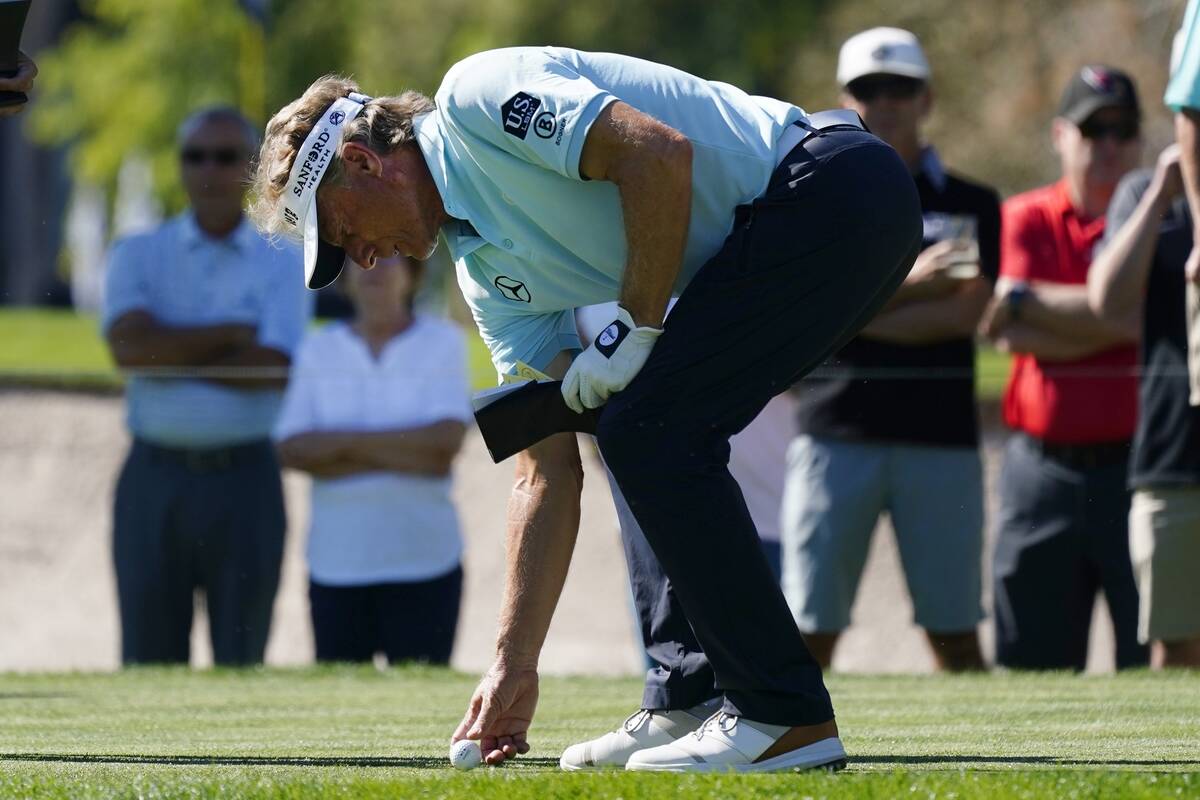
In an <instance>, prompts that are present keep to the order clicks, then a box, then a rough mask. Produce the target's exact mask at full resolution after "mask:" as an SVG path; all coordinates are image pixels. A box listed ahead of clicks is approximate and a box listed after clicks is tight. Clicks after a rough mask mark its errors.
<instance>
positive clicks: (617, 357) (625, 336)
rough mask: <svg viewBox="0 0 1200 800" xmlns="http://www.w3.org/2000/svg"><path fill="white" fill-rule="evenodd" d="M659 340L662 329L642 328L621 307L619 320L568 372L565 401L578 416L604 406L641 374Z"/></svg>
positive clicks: (601, 334)
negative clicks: (588, 409) (614, 394)
mask: <svg viewBox="0 0 1200 800" xmlns="http://www.w3.org/2000/svg"><path fill="white" fill-rule="evenodd" d="M659 336H662V328H645V327H643V328H639V327H638V326H637V325H636V324H635V323H634V321H633V317H631V316H630V315H629V312H628V311H626V310H625V309H623V308H621V307H620V306H617V318H616V319H615V320H613V321H612V323H611V324H609V326H608V327H607V328H605V329H604V330H603V331H601V332H600V335H599V336H597V337H596V341H594V342H592V343H591V345H590V346H589V347H588V349H587V350H584V351H583V352H582V353H580V355H579V357H578V358H576V359H575V361H574V362H572V364H571V368H570V369H569V370H567V376H566V377H565V378H563V383H562V394H563V400H565V401H566V402H567V405H568V406H570V407H571V410H572V411H574V412H575V413H576V414H582V413H583V410H584V409H585V408H599V407H600V406H602V405H604V403H605V402H606V401H607V400H608V398H609V397H610V396H611V395H612V394H613V393H614V392H619V391H621V390H622V389H624V388H625V387H626V386H628V385H629V382H630V381H632V380H633V377H634V376H635V375H637V374H638V371H639V370H640V369H641V368H642V365H643V364H645V363H646V359H647V358H649V357H650V350H651V348H653V347H654V342H655V341H657V340H658V337H659Z"/></svg>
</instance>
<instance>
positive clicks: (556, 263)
mask: <svg viewBox="0 0 1200 800" xmlns="http://www.w3.org/2000/svg"><path fill="white" fill-rule="evenodd" d="M617 100H621V101H623V102H625V103H627V104H629V105H630V106H633V107H634V108H636V109H638V110H639V111H642V112H644V113H647V114H649V115H650V116H652V117H655V118H656V119H658V120H661V121H662V122H664V123H665V124H667V125H669V126H671V127H672V128H675V129H676V130H678V131H680V132H681V133H683V135H685V136H687V137H688V139H689V140H690V141H691V143H692V151H693V155H692V210H691V222H690V226H689V228H688V239H687V246H686V250H685V252H684V258H683V264H682V268H681V270H680V273H679V279H678V280H677V281H676V284H675V288H674V292H675V294H679V293H680V292H682V290H683V288H684V287H685V286H686V285H687V284H688V282H689V281H690V280H691V279H692V276H694V275H695V274H696V271H697V270H699V269H700V267H701V266H702V265H703V264H704V263H705V262H706V261H707V260H708V259H709V258H711V257H712V256H713V255H714V254H715V253H716V252H717V251H718V250H719V249H720V247H721V245H722V243H723V242H724V241H725V238H726V236H728V234H729V232H730V230H731V229H732V226H733V214H734V209H735V208H736V207H737V206H738V205H741V204H744V203H748V202H750V201H751V200H753V199H754V198H755V197H758V196H759V195H760V194H762V193H763V191H764V190H765V189H766V187H767V183H768V181H769V179H770V176H771V173H772V172H773V171H774V169H775V161H776V159H775V143H776V141H777V140H778V139H779V136H780V134H781V133H782V132H783V131H784V129H785V128H786V127H787V126H788V125H790V124H792V123H793V122H795V121H797V120H802V119H805V114H804V112H803V111H802V110H801V109H800V108H797V107H796V106H793V105H791V104H789V103H783V102H780V101H778V100H773V99H771V98H767V97H754V96H751V95H748V94H746V93H745V92H743V91H741V90H740V89H738V88H736V87H734V86H730V85H728V84H725V83H718V82H715V81H706V80H702V79H700V78H697V77H695V76H693V75H689V74H687V73H685V72H681V71H679V70H677V69H673V68H671V67H667V66H663V65H661V64H655V63H652V62H649V61H642V60H640V59H636V58H630V57H628V56H620V55H613V54H609V53H584V52H580V51H577V50H569V49H566V48H560V47H514V48H508V49H503V50H492V51H488V52H484V53H479V54H477V55H474V56H471V57H470V58H467V59H466V60H464V61H461V62H459V63H458V64H456V65H454V66H453V67H452V68H451V69H450V71H449V72H448V73H447V74H446V78H445V80H444V81H443V82H442V85H441V88H440V89H438V92H437V96H436V105H437V109H436V110H435V111H434V112H432V113H430V114H428V115H425V116H422V117H420V118H418V119H417V120H416V124H415V128H416V132H417V141H418V143H419V145H420V148H421V152H422V153H423V154H424V156H425V160H426V162H427V163H428V164H429V167H430V171H431V172H432V174H433V178H434V181H435V182H436V183H437V186H438V189H439V190H440V192H441V196H442V201H443V203H444V204H445V207H446V212H447V213H448V214H450V216H452V217H454V218H455V221H453V222H451V223H449V224H447V225H446V226H445V227H444V228H443V230H442V233H443V234H444V237H445V239H446V242H447V244H448V246H449V249H450V254H451V256H452V257H453V258H454V260H455V262H456V265H457V271H458V283H459V286H460V288H461V289H462V292H463V295H464V296H465V297H466V300H467V304H468V305H469V306H470V308H471V312H472V314H473V315H474V317H475V322H476V324H477V325H478V326H479V331H480V333H481V334H482V336H483V339H484V341H485V342H486V343H487V345H488V347H489V348H490V350H491V353H492V361H493V362H494V363H495V365H496V368H497V370H499V371H500V372H501V373H506V372H509V371H511V370H512V367H513V364H514V362H515V361H517V360H520V361H524V362H525V363H527V364H529V365H530V366H533V367H536V368H538V369H542V368H544V367H545V366H546V365H547V364H548V363H549V362H550V361H551V360H552V359H553V358H554V356H555V355H557V354H558V353H559V352H560V351H562V350H576V349H579V337H578V335H577V334H576V332H575V323H574V319H573V316H572V310H573V309H575V308H577V307H580V306H587V305H592V304H595V303H603V302H607V301H611V300H615V299H617V296H618V293H619V290H620V285H621V275H622V273H623V271H624V268H625V256H626V241H625V226H624V223H623V221H622V216H621V203H620V198H619V196H618V193H617V187H616V185H615V184H612V183H609V182H607V181H594V182H593V181H585V180H583V179H581V178H580V175H579V157H580V153H581V152H582V150H583V144H584V141H585V139H586V138H587V133H588V129H589V128H590V127H591V125H592V123H593V122H594V121H595V120H596V117H597V116H598V115H599V114H600V112H601V110H602V109H604V107H605V106H607V105H608V104H609V103H612V102H615V101H617Z"/></svg>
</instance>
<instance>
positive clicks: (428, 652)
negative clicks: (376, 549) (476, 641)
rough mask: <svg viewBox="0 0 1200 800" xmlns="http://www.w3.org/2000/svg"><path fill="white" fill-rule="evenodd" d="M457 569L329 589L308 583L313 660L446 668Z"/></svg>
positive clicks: (457, 598)
mask: <svg viewBox="0 0 1200 800" xmlns="http://www.w3.org/2000/svg"><path fill="white" fill-rule="evenodd" d="M462 583H463V571H462V567H461V566H460V567H455V568H454V569H452V570H451V571H450V572H448V573H446V574H445V575H439V576H438V577H436V578H431V579H430V580H427V581H408V582H403V583H400V582H397V583H373V584H368V585H364V586H329V585H326V584H322V583H318V582H317V581H310V582H309V589H308V600H309V608H310V610H311V612H312V623H313V635H314V638H315V639H316V645H317V661H370V660H371V659H372V658H373V657H374V655H375V654H376V653H383V654H384V655H385V656H387V660H388V663H390V664H398V663H400V662H402V661H424V662H427V663H429V664H449V663H450V650H451V648H452V647H453V646H454V632H455V630H457V628H458V608H459V605H460V603H461V601H462Z"/></svg>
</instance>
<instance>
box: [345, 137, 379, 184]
mask: <svg viewBox="0 0 1200 800" xmlns="http://www.w3.org/2000/svg"><path fill="white" fill-rule="evenodd" d="M342 165H343V169H345V171H346V172H347V173H360V174H366V175H374V176H376V177H378V176H380V175H382V174H383V159H382V158H380V157H379V154H378V153H376V152H375V151H374V150H372V149H371V148H369V147H366V146H365V145H362V144H359V143H358V142H346V143H345V144H344V145H342Z"/></svg>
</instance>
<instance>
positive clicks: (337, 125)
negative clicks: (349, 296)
mask: <svg viewBox="0 0 1200 800" xmlns="http://www.w3.org/2000/svg"><path fill="white" fill-rule="evenodd" d="M370 100H371V98H370V97H367V96H366V95H364V94H359V93H358V92H351V93H350V96H349V97H340V98H338V99H337V100H335V101H334V102H333V105H331V106H330V107H329V108H328V109H326V110H325V112H324V113H323V114H322V115H321V118H320V119H319V120H317V124H316V125H314V126H313V129H312V130H311V131H310V132H309V134H308V137H307V138H306V139H305V140H304V147H302V148H301V149H300V152H299V153H298V154H297V155H296V160H295V162H294V163H293V164H292V171H291V173H290V174H289V175H288V182H287V187H286V188H285V189H284V192H283V197H282V202H281V203H280V206H279V214H280V216H281V217H282V218H283V221H284V224H285V225H287V226H289V227H290V228H291V229H292V231H293V233H294V234H295V236H296V238H303V239H304V285H305V286H307V287H308V288H309V289H320V288H321V287H323V286H328V285H329V284H331V283H333V281H334V279H335V278H337V276H338V274H339V273H340V272H341V271H342V265H343V264H344V263H345V261H346V252H345V251H344V250H343V249H342V248H340V247H335V246H334V245H332V244H329V243H328V242H324V241H321V237H320V234H319V232H318V231H319V228H318V225H317V187H319V186H320V185H321V179H322V178H324V177H325V171H326V170H327V169H329V165H330V164H331V163H332V162H333V158H334V156H336V155H337V153H338V149H339V147H340V146H341V143H342V131H343V129H344V128H345V126H346V124H347V123H349V122H350V121H351V120H353V119H354V118H355V117H357V116H358V115H359V114H361V113H362V110H363V106H365V105H366V104H367V103H368V102H370Z"/></svg>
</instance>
